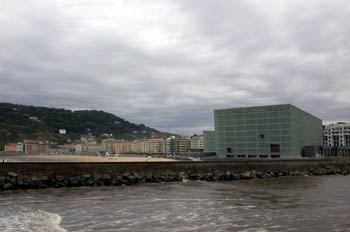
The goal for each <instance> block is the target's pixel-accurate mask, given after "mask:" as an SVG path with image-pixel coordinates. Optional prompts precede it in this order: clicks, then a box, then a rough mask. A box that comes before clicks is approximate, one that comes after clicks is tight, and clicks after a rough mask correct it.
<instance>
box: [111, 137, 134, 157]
mask: <svg viewBox="0 0 350 232" xmlns="http://www.w3.org/2000/svg"><path fill="white" fill-rule="evenodd" d="M133 143H134V142H133V141H125V140H116V141H114V142H113V143H112V149H111V151H112V152H111V153H113V154H129V153H132V152H133V150H132V148H133Z"/></svg>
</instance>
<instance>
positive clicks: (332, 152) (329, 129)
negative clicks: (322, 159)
mask: <svg viewBox="0 0 350 232" xmlns="http://www.w3.org/2000/svg"><path fill="white" fill-rule="evenodd" d="M323 145H324V149H323V153H324V155H325V156H350V123H346V122H338V123H335V124H330V125H326V126H324V128H323Z"/></svg>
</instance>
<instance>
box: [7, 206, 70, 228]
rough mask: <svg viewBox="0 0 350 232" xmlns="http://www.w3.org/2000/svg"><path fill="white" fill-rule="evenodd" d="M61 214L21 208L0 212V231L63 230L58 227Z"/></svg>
mask: <svg viewBox="0 0 350 232" xmlns="http://www.w3.org/2000/svg"><path fill="white" fill-rule="evenodd" d="M61 220H62V218H61V216H60V215H58V214H57V213H49V212H46V211H43V210H36V211H35V210H30V209H24V208H22V209H21V210H20V211H15V212H7V213H1V214H0V231H4V232H22V231H23V232H24V231H36V232H44V231H45V232H46V231H50V232H65V231H66V230H65V229H63V228H62V227H60V223H61Z"/></svg>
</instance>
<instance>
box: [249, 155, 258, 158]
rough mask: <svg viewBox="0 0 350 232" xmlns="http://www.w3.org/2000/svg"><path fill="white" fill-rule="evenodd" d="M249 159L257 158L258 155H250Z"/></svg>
mask: <svg viewBox="0 0 350 232" xmlns="http://www.w3.org/2000/svg"><path fill="white" fill-rule="evenodd" d="M248 158H256V155H248Z"/></svg>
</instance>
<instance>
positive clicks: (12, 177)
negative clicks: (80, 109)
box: [0, 158, 350, 190]
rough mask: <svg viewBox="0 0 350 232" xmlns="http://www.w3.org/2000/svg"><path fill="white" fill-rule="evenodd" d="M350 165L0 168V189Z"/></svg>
mask: <svg viewBox="0 0 350 232" xmlns="http://www.w3.org/2000/svg"><path fill="white" fill-rule="evenodd" d="M349 172H350V159H344V158H343V159H310V160H266V161H265V160H264V161H200V162H186V161H180V162H118V163H112V162H106V163H103V162H96V163H93V162H81V163H77V162H74V163H73V162H72V163H68V162H64V163H55V162H50V163H24V162H20V163H0V189H2V190H9V189H33V188H47V187H54V188H56V187H74V186H105V185H122V184H126V185H129V184H136V183H146V182H172V181H183V180H186V179H187V180H204V181H223V180H241V179H252V178H275V177H280V176H305V175H332V174H342V175H347V174H349Z"/></svg>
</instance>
